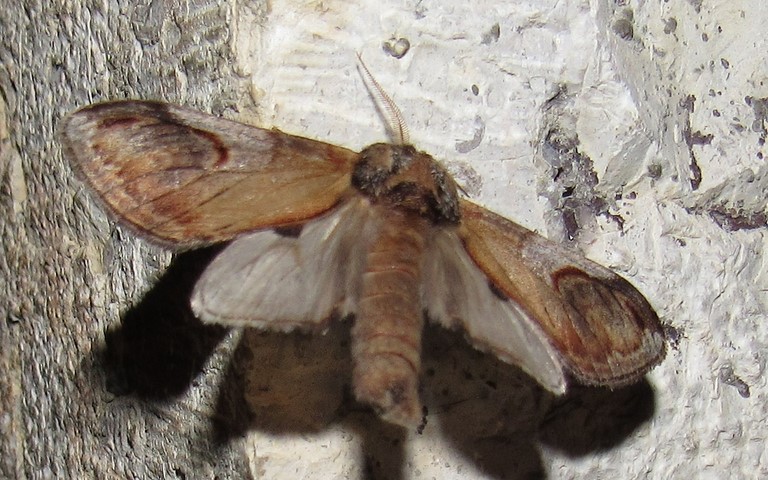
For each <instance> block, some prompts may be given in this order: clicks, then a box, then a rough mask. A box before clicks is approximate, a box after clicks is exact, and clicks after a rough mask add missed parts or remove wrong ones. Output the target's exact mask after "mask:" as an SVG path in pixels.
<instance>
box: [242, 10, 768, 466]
mask: <svg viewBox="0 0 768 480" xmlns="http://www.w3.org/2000/svg"><path fill="white" fill-rule="evenodd" d="M270 8H271V10H270V12H269V13H268V14H266V15H264V16H262V15H260V14H257V13H254V12H247V11H245V10H244V9H243V10H241V11H239V12H238V15H237V16H236V20H237V24H236V26H235V37H234V39H233V42H234V48H235V49H236V51H237V61H238V65H237V67H236V70H238V71H239V72H240V73H242V74H243V75H245V76H247V77H249V78H250V82H251V84H252V88H251V92H252V95H253V100H254V101H255V103H256V104H257V105H258V106H259V110H258V111H257V112H256V114H255V116H254V118H253V119H251V121H253V122H254V123H257V124H259V125H262V126H276V127H278V128H280V129H282V130H284V131H287V132H291V133H296V134H300V135H303V136H308V137H311V138H316V139H320V140H323V141H327V142H330V143H335V144H339V145H344V146H346V147H350V148H354V149H360V148H362V147H364V146H366V145H367V144H370V143H373V142H378V141H383V140H386V136H385V130H384V124H383V122H382V120H381V119H380V118H379V117H378V116H377V114H376V111H375V109H374V107H373V103H372V100H371V99H370V97H369V96H368V93H367V91H366V90H365V87H364V86H363V83H362V80H361V79H360V75H359V74H358V72H357V70H356V58H355V53H356V52H359V53H360V54H361V55H362V57H363V59H364V61H365V62H366V64H367V66H368V67H369V68H370V70H371V71H372V72H373V73H374V75H375V76H376V77H377V79H378V81H379V82H380V83H381V84H382V86H383V87H384V88H385V89H386V90H387V92H388V93H389V94H390V95H391V96H392V97H393V99H394V100H395V102H396V103H397V104H398V105H399V106H400V108H401V110H402V111H403V113H404V116H405V119H406V122H407V124H408V127H409V129H410V134H411V140H412V142H413V144H414V145H416V146H417V147H418V148H420V149H423V150H425V151H427V152H429V153H431V154H432V155H434V156H435V157H436V158H438V159H440V160H441V161H443V162H444V163H446V164H447V165H448V166H449V168H450V169H451V170H452V171H453V172H455V175H456V178H457V179H458V181H459V182H461V183H462V184H463V185H464V186H465V189H466V190H467V192H468V193H469V194H470V196H471V197H472V198H473V199H475V200H476V201H478V202H480V203H482V204H484V205H486V206H487V207H489V208H491V209H493V210H495V211H497V212H500V213H502V214H504V215H505V216H507V217H509V218H511V219H514V220H516V221H518V222H519V223H521V224H523V225H526V226H528V227H529V228H532V229H535V230H537V231H538V232H540V233H542V234H544V235H545V236H548V237H550V238H554V239H557V240H560V241H562V240H563V239H564V238H565V237H566V234H565V232H566V231H568V232H569V233H571V234H574V233H575V237H576V238H575V240H574V243H575V245H577V246H578V248H580V249H582V250H583V251H584V252H585V254H587V255H588V256H589V257H590V258H592V259H594V260H596V261H598V262H599V263H602V264H604V265H606V266H609V267H611V268H612V269H614V270H615V271H617V272H618V273H620V274H622V275H623V276H625V277H627V278H628V279H630V281H632V282H633V283H634V284H635V285H636V286H637V287H638V288H639V289H640V290H641V291H642V292H643V293H644V294H645V295H646V297H647V298H648V299H649V300H650V302H651V304H652V305H653V306H654V307H655V308H656V309H657V311H658V313H659V316H660V317H661V319H662V321H663V322H664V323H665V324H667V325H668V326H670V327H671V335H672V336H673V337H674V338H675V340H676V341H675V342H673V343H672V345H671V348H670V350H669V354H668V357H667V359H666V360H665V361H664V363H663V364H662V365H661V366H659V367H658V368H657V369H655V370H654V371H653V372H651V373H650V374H649V375H648V384H649V385H650V388H651V394H650V396H651V397H652V399H653V400H652V403H653V407H652V409H651V410H652V411H651V413H650V414H648V416H647V417H646V418H645V419H644V421H643V422H641V423H639V424H638V425H635V426H633V428H632V430H631V431H630V432H628V433H627V434H626V435H625V436H623V438H622V440H621V441H619V442H615V443H614V444H611V446H610V447H609V448H585V451H579V449H578V448H575V449H569V448H560V447H559V446H558V443H557V441H548V442H547V441H545V442H538V441H536V440H535V439H530V438H526V439H525V441H526V442H530V445H533V447H532V448H530V449H525V448H522V449H521V448H518V447H519V442H520V441H519V439H514V429H511V430H510V429H507V430H504V429H498V428H497V425H499V424H501V423H504V421H505V420H504V419H500V418H498V415H499V409H498V408H497V406H494V405H492V402H493V401H494V398H495V397H493V396H491V397H490V398H486V399H477V398H473V399H472V402H474V403H475V404H476V405H477V407H476V409H473V410H471V414H469V413H468V414H466V415H465V416H464V417H463V418H464V419H465V422H466V424H467V425H472V427H467V428H468V430H471V431H472V435H471V436H472V438H473V439H474V440H473V441H477V442H480V443H482V442H486V443H487V442H490V443H493V442H497V443H496V444H495V446H494V447H492V448H490V447H489V448H485V449H474V448H473V447H466V445H464V447H466V448H456V443H457V442H455V441H450V440H447V439H446V436H445V435H444V432H443V429H441V415H440V411H441V409H444V410H445V409H447V407H445V406H444V405H441V404H440V400H439V398H437V396H436V395H432V396H430V395H429V394H427V395H426V396H427V402H428V407H430V409H431V410H430V411H431V412H433V413H432V414H431V416H430V417H429V422H428V424H427V427H426V429H425V430H424V432H423V433H422V434H416V433H411V434H409V435H408V437H407V438H405V439H404V440H403V441H404V443H405V446H404V447H402V448H403V451H404V453H403V462H402V468H401V474H402V475H403V476H404V478H443V479H448V478H455V479H459V478H462V479H463V478H486V477H487V478H495V477H506V478H517V475H520V476H523V475H524V474H525V473H526V472H528V473H530V472H534V473H535V472H538V473H544V474H545V475H546V476H547V477H548V478H685V477H689V478H759V477H761V476H766V475H768V460H767V459H766V454H765V453H764V450H765V432H766V430H765V428H766V427H765V425H766V417H767V416H768V407H766V402H765V398H766V381H765V376H764V369H765V362H766V342H767V341H768V326H767V325H768V322H766V309H767V308H768V302H767V300H768V297H766V290H768V281H767V280H766V274H765V263H766V261H765V253H764V247H765V234H766V228H765V207H766V187H768V169H766V166H765V164H764V163H765V159H764V153H765V147H764V140H765V136H766V116H765V115H766V113H765V102H766V100H765V98H766V97H768V85H766V81H767V80H768V76H767V73H766V72H767V71H768V70H767V69H766V62H765V60H766V51H767V50H768V49H767V48H766V40H765V35H764V26H765V23H766V20H768V18H767V14H766V13H764V8H763V6H762V5H761V4H760V2H759V1H757V0H752V1H748V0H743V1H731V2H725V1H704V2H690V1H670V2H660V1H653V2H632V1H629V2H618V1H616V2H613V1H607V0H593V1H570V0H565V1H515V2H496V1H476V2H453V1H441V2H429V1H424V2H390V1H386V0H376V1H362V2H354V5H352V4H351V2H342V1H333V0H330V1H324V2H293V1H275V2H272V3H271V6H270ZM390 38H406V39H407V40H408V41H409V43H410V50H409V51H408V52H407V53H406V54H405V56H403V57H402V58H400V59H397V58H394V57H393V56H391V55H389V54H387V53H386V52H385V51H384V50H383V49H382V43H383V42H386V41H387V40H389V39H390ZM748 97H749V99H748ZM551 131H556V132H558V133H561V134H564V135H566V136H567V137H568V138H569V139H571V140H573V139H577V141H576V143H575V145H572V146H574V147H575V149H577V150H578V153H579V154H580V158H581V159H582V160H584V159H586V164H584V165H581V166H579V167H578V168H574V169H573V171H570V170H568V171H567V172H566V173H567V174H568V175H571V176H570V177H569V178H566V179H565V184H563V179H562V177H561V176H557V175H556V173H557V172H555V169H556V168H557V167H559V166H560V167H561V166H562V164H561V163H558V162H563V161H565V160H563V159H562V158H558V156H557V155H556V154H553V153H552V151H551V149H548V147H547V145H546V141H545V140H546V138H545V137H546V134H547V132H551ZM566 160H567V159H566ZM566 170H567V169H566ZM594 175H596V179H597V180H598V181H597V182H596V183H595V182H594V180H595V176H594ZM555 177H558V178H557V179H555ZM568 182H571V183H570V184H569V183H568ZM563 185H566V186H568V185H571V186H573V185H577V187H576V188H575V189H574V190H573V192H574V193H573V195H574V196H575V197H576V198H573V199H571V200H569V201H561V200H558V199H562V198H563V188H564V187H563ZM566 196H567V195H566ZM595 199H598V200H599V201H595ZM569 202H570V203H569ZM563 210H566V211H568V212H570V215H571V217H572V219H574V220H575V224H572V225H570V226H566V225H565V224H564V221H563V219H564V218H565V215H564V214H563ZM574 225H575V227H576V228H575V229H574ZM427 353H428V352H427ZM434 368H435V369H437V370H440V369H441V368H444V369H445V370H446V371H450V372H451V374H453V375H460V373H459V372H461V368H460V367H457V366H456V365H455V364H451V363H450V362H447V363H446V364H445V366H444V367H441V362H440V359H439V358H438V359H435V360H434ZM499 368H503V367H499ZM511 395H514V394H513V393H512V394H511ZM519 398H522V397H519ZM519 398H518V400H519ZM536 398H537V400H536V401H537V402H539V403H538V404H537V406H536V407H534V408H533V409H534V410H537V411H539V414H540V415H539V417H536V418H539V420H538V422H539V423H544V422H545V421H546V419H547V418H549V415H551V413H546V412H548V411H549V412H551V410H548V409H554V410H556V409H557V408H556V407H553V405H558V404H557V402H558V400H557V399H548V400H542V399H541V398H540V397H536ZM430 401H431V402H433V403H432V404H431V405H429V403H430ZM547 402H549V403H547ZM514 405H515V406H514V407H513V409H519V411H525V410H526V409H528V408H531V407H528V406H524V405H518V404H514ZM565 405H566V406H567V407H568V408H571V407H572V405H571V406H568V403H567V402H566V404H565ZM561 406H562V405H561ZM632 408H634V407H632ZM519 411H518V413H519ZM541 411H544V412H545V413H544V414H543V415H542V414H541ZM610 414H611V410H610V409H608V411H607V413H606V412H605V411H603V410H601V409H600V408H593V409H589V408H587V409H584V410H579V409H578V408H575V407H574V413H573V415H583V416H585V418H584V420H583V421H584V423H585V424H586V425H589V424H590V422H593V423H594V422H596V423H597V424H600V423H601V422H603V421H605V419H604V418H601V417H602V416H605V415H610ZM542 417H543V420H542ZM517 422H520V420H519V419H518V420H517ZM477 425H480V426H477ZM572 425H580V423H579V422H573V424H572ZM542 428H546V427H542ZM563 428H571V427H563ZM574 428H578V427H574ZM585 428H589V427H585ZM501 430H503V431H504V437H503V438H504V439H505V440H503V441H501V440H499V438H500V434H499V431H501ZM538 430H539V428H538V427H537V428H532V429H531V430H530V431H525V432H521V433H520V434H521V435H530V432H537V431H538ZM550 435H551V434H550ZM361 436H362V435H360V434H359V430H358V429H352V428H349V425H348V424H344V423H341V424H336V425H333V424H332V425H329V426H328V427H326V428H322V429H319V431H317V432H313V433H304V434H295V433H294V434H284V433H280V434H275V433H269V432H264V431H259V429H258V428H256V429H254V430H252V431H250V432H249V433H248V435H247V437H246V439H245V442H246V445H248V446H249V447H248V448H249V449H250V452H251V453H250V454H249V455H250V456H251V462H252V465H253V468H254V471H256V472H259V473H260V474H263V475H265V477H267V478H270V477H271V478H278V477H283V478H287V477H288V476H290V475H296V476H297V477H293V478H298V477H302V478H341V477H359V476H361V475H362V474H363V473H362V472H364V471H368V470H373V471H375V470H376V468H377V467H376V465H379V463H377V458H376V454H374V453H370V452H365V451H364V450H365V448H366V445H364V444H363V441H362V440H361ZM544 436H546V434H545V435H544ZM454 440H455V439H454ZM530 445H529V447H530ZM248 448H247V449H246V450H248ZM468 451H469V452H473V453H470V454H468V453H467V452H468ZM490 451H495V452H496V453H495V454H494V455H491V456H492V457H493V460H492V461H491V463H493V465H489V460H488V458H472V455H473V454H477V456H478V457H482V455H481V454H478V453H477V452H483V453H485V454H488V452H490ZM574 452H578V453H574ZM505 455H506V458H504V457H505ZM516 455H518V456H522V455H528V456H531V455H532V456H538V458H537V459H535V460H533V461H531V460H530V458H528V459H515V458H514V457H515V456H516ZM363 458H365V459H366V461H367V463H366V462H364V461H363V460H362V459H363ZM519 464H523V465H524V466H520V467H519V468H518V466H519ZM371 465H373V466H371ZM531 465H533V466H531ZM379 466H380V465H379ZM395 469H396V470H397V468H395Z"/></svg>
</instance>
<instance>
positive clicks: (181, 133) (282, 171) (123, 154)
mask: <svg viewBox="0 0 768 480" xmlns="http://www.w3.org/2000/svg"><path fill="white" fill-rule="evenodd" d="M61 135H62V139H63V144H64V147H65V153H66V154H67V156H68V157H69V158H70V160H71V161H72V164H73V167H74V169H75V171H77V172H78V174H79V176H80V177H81V178H82V179H83V180H84V181H85V182H87V183H88V184H89V185H90V186H91V187H92V189H93V190H94V191H95V192H97V194H98V195H99V197H100V200H101V201H102V202H103V203H104V204H105V205H106V206H107V208H108V210H110V211H111V213H113V214H114V215H116V216H117V217H119V218H120V219H122V220H125V221H126V222H127V223H128V224H129V225H131V226H132V227H133V228H134V229H136V230H137V231H138V232H139V233H141V234H144V235H145V236H148V237H149V238H150V239H152V240H154V241H156V242H159V243H161V244H165V245H169V246H181V247H194V246H198V245H201V244H206V243H214V242H219V241H223V240H228V239H230V238H232V237H234V236H236V235H238V234H240V233H242V232H247V231H252V230H256V229H259V228H264V227H272V226H281V225H290V224H293V223H297V222H302V221H305V220H307V219H309V218H313V217H316V216H318V215H320V214H322V213H324V212H326V211H327V210H329V209H331V208H332V207H334V206H335V205H337V204H338V202H340V201H341V199H342V198H343V197H344V196H345V195H347V194H348V193H349V192H350V171H351V169H352V165H353V163H354V161H355V160H356V158H357V154H356V153H355V152H353V151H350V150H347V149H345V148H342V147H337V146H333V145H329V144H326V143H322V142H318V141H314V140H310V139H306V138H302V137H297V136H293V135H288V134H286V133H283V132H280V131H278V130H265V129H261V128H256V127H252V126H248V125H243V124H240V123H237V122H232V121H229V120H225V119H221V118H217V117H213V116H210V115H206V114H203V113H199V112H196V111H194V110H190V109H186V108H182V107H176V106H172V105H168V104H164V103H158V102H143V101H121V102H109V103H101V104H95V105H91V106H88V107H86V108H84V109H82V110H79V111H77V112H75V113H73V114H72V115H70V116H68V117H66V118H65V119H64V120H63V121H62V125H61Z"/></svg>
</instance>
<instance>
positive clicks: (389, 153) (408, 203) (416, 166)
mask: <svg viewBox="0 0 768 480" xmlns="http://www.w3.org/2000/svg"><path fill="white" fill-rule="evenodd" d="M352 185H353V186H354V187H355V188H357V189H358V190H359V191H360V192H362V193H363V194H364V195H366V196H367V197H369V198H370V199H371V201H372V202H373V203H383V204H385V205H388V206H390V207H392V208H396V209H400V210H405V211H409V212H413V213H416V214H418V215H421V216H423V217H425V218H427V219H429V220H430V221H432V222H433V223H435V224H446V223H448V224H456V223H458V222H459V219H460V215H459V197H458V193H457V188H456V183H455V182H454V181H453V179H452V178H451V176H450V175H449V174H448V172H447V171H445V169H444V168H443V167H442V166H441V165H440V164H439V163H437V162H436V161H435V160H434V159H433V158H432V157H431V156H429V155H427V154H426V153H424V152H419V151H418V150H416V149H415V148H413V147H412V146H410V145H391V144H387V143H376V144H373V145H371V146H369V147H367V148H365V149H364V150H363V151H362V152H360V155H359V157H358V160H357V163H356V164H355V169H354V172H353V173H352Z"/></svg>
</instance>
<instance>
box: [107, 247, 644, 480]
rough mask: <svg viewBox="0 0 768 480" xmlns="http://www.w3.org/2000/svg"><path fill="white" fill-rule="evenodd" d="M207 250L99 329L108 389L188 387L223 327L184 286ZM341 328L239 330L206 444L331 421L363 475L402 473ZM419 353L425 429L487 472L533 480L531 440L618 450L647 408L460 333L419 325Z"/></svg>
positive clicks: (392, 438) (169, 392)
mask: <svg viewBox="0 0 768 480" xmlns="http://www.w3.org/2000/svg"><path fill="white" fill-rule="evenodd" d="M218 251H219V249H218V248H215V249H205V250H198V251H193V252H188V253H184V254H180V255H178V256H177V257H176V258H175V259H174V261H173V262H172V264H171V266H170V267H169V268H168V269H167V271H166V272H165V273H164V275H163V276H162V277H161V278H160V280H159V281H158V282H157V284H156V285H155V286H154V287H153V288H152V290H150V291H149V292H148V293H147V294H146V296H145V297H144V298H143V299H142V301H141V302H140V303H139V304H138V305H136V306H135V307H134V308H132V309H131V310H129V311H128V312H127V313H126V314H125V315H124V318H123V322H122V325H121V327H120V328H118V329H116V330H114V331H112V332H110V333H109V334H108V336H107V344H106V349H105V350H104V351H103V352H102V355H101V359H102V361H103V364H104V368H105V370H106V376H107V379H108V380H107V386H106V388H107V389H108V390H109V391H110V392H111V393H113V394H115V395H121V396H124V395H130V396H133V397H135V398H137V399H140V400H142V401H145V402H158V401H162V402H167V401H169V400H173V399H174V398H176V397H178V396H180V395H182V394H184V393H185V392H186V391H187V390H188V389H189V388H190V387H191V386H193V382H194V381H195V378H196V377H197V376H198V375H200V374H201V372H202V369H203V366H204V365H205V363H206V361H207V360H208V358H209V357H210V355H211V353H212V352H213V350H214V349H215V348H216V346H217V344H218V343H219V342H220V341H221V340H222V339H223V338H224V336H225V335H226V333H227V331H228V330H227V329H226V328H223V327H219V326H211V325H205V324H203V323H201V322H200V321H199V320H197V319H196V318H195V317H194V315H193V314H192V312H191V310H190V307H189V297H190V294H191V291H192V288H193V286H194V283H195V281H196V280H197V278H198V277H199V276H200V274H201V273H202V271H203V270H204V268H205V267H206V265H207V264H208V262H210V260H211V259H212V257H213V255H215V253H217V252H218ZM349 326H350V322H348V321H335V322H332V323H331V325H330V328H329V329H328V331H327V332H325V334H323V335H311V334H306V333H293V334H289V335H285V334H279V333H269V332H259V331H256V330H247V329H246V330H245V331H244V332H243V335H242V337H241V340H240V342H239V343H238V345H237V347H236V350H235V353H234V356H233V361H232V362H230V363H229V366H228V368H227V369H226V373H225V377H224V379H223V381H222V382H221V390H220V392H219V396H218V403H217V407H216V412H215V414H214V416H213V418H212V419H211V425H212V432H213V437H214V438H212V439H209V440H210V441H214V442H215V443H218V444H226V443H228V442H230V441H232V439H235V438H238V437H241V436H242V435H243V434H245V433H247V432H248V431H249V430H262V431H270V432H276V433H297V434H300V433H304V432H316V431H320V430H323V429H325V428H327V427H328V426H329V425H330V424H332V423H334V422H342V423H344V424H346V425H347V426H348V427H349V428H350V429H351V430H352V431H354V432H356V433H357V435H359V436H360V438H362V444H363V447H362V452H361V455H362V457H363V461H364V464H365V469H366V475H367V476H368V477H369V478H390V479H397V478H402V477H410V476H411V475H404V474H403V469H405V468H407V467H406V465H405V460H404V455H405V454H404V451H405V450H404V443H405V441H406V432H405V431H404V430H402V429H400V428H398V427H395V426H392V425H389V424H387V423H385V422H382V421H381V420H379V419H378V418H377V417H376V416H375V414H374V413H373V412H372V411H370V409H368V408H367V407H366V406H364V405H360V404H358V403H356V402H355V401H354V399H353V398H352V395H351V393H350V391H351V389H350V384H349V382H350V378H351V359H350V356H349ZM423 348H424V354H423V365H422V399H423V401H424V403H425V405H426V406H427V408H428V414H427V416H426V419H427V427H426V428H427V432H426V434H427V435H434V434H435V432H430V431H429V430H432V429H434V428H435V427H436V428H437V429H438V432H439V433H437V434H438V435H442V436H443V437H444V438H445V439H446V440H447V441H448V442H450V443H451V444H452V446H453V447H454V448H455V449H456V450H457V451H459V452H461V453H462V454H463V455H464V456H465V457H466V462H467V463H471V464H473V465H475V466H476V467H477V468H479V469H480V470H481V471H483V472H484V473H485V474H486V475H488V476H489V477H491V478H513V479H516V478H526V479H529V478H542V477H543V476H544V473H543V472H544V471H545V468H544V467H543V466H542V459H541V455H540V454H539V444H540V442H541V443H543V444H546V445H547V446H549V447H550V448H554V449H557V450H560V451H561V452H564V453H565V454H566V455H569V456H573V457H578V456H585V455H589V454H590V453H591V452H595V451H599V450H605V449H607V448H611V447H615V446H617V445H620V444H621V443H622V441H623V440H624V439H626V438H627V437H629V436H630V435H631V434H632V432H633V431H634V430H635V429H637V428H638V427H639V426H640V425H642V424H643V423H644V422H646V421H648V420H649V419H650V418H651V417H652V415H653V412H654V393H653V389H652V388H651V386H650V385H649V384H648V382H647V381H645V380H644V381H642V382H641V383H639V384H636V385H634V386H630V387H626V388H622V389H619V390H614V391H610V390H608V389H604V388H587V387H580V386H578V385H573V384H572V386H571V388H570V390H569V393H568V394H567V395H565V396H563V397H554V396H552V395H551V394H549V393H547V392H546V391H544V390H543V389H541V387H539V386H538V384H536V383H535V382H534V381H533V380H531V379H530V378H529V377H528V376H526V375H525V374H524V373H522V372H521V371H520V370H519V369H517V368H516V367H513V366H510V365H507V364H504V363H502V362H500V361H498V360H497V359H495V358H494V357H493V356H492V355H487V354H484V353H481V352H478V351H477V350H475V349H473V348H472V347H470V346H469V345H468V344H467V343H466V341H464V339H463V337H462V335H461V334H458V333H455V332H449V331H446V330H444V329H442V328H439V327H435V326H428V327H427V328H426V331H425V334H424V346H423ZM99 388H100V387H99Z"/></svg>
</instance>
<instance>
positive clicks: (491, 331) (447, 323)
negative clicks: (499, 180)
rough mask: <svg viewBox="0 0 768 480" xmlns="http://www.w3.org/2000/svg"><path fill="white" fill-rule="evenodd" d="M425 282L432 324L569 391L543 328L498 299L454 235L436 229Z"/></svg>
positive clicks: (551, 385)
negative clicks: (453, 330) (464, 335)
mask: <svg viewBox="0 0 768 480" xmlns="http://www.w3.org/2000/svg"><path fill="white" fill-rule="evenodd" d="M424 280H425V281H424V283H423V292H422V295H423V305H424V308H425V309H426V311H427V315H428V317H429V318H430V319H431V320H433V321H435V322H437V323H439V324H441V325H442V326H444V327H446V328H449V329H458V330H462V331H464V333H465V334H466V335H467V337H468V338H469V340H470V342H471V343H472V344H473V346H475V347H476V348H478V349H479V350H482V351H489V352H491V353H493V354H494V355H495V356H496V357H497V358H499V359H500V360H502V361H505V362H507V363H511V364H514V365H518V366H519V367H520V368H521V369H522V370H523V371H524V372H526V373H527V374H529V375H530V376H531V377H533V378H534V379H535V380H536V381H538V382H539V383H540V384H541V385H542V386H544V387H546V388H547V389H548V390H550V391H552V392H556V393H563V392H564V391H565V375H564V373H563V370H562V367H561V365H560V360H559V357H558V355H557V352H555V350H554V348H553V347H552V345H551V344H550V343H549V342H548V340H547V338H546V336H545V334H544V332H543V331H542V329H541V327H540V326H539V325H538V324H537V323H536V322H534V321H533V320H531V318H530V316H529V315H528V313H526V312H525V311H524V310H523V309H522V308H521V307H520V306H519V305H518V304H516V303H514V302H512V301H510V300H508V299H507V298H504V297H503V296H500V295H499V292H497V291H496V289H495V287H494V286H493V284H492V283H491V280H490V279H489V278H488V276H487V275H486V273H484V272H483V271H482V270H481V269H480V268H479V267H478V266H477V265H476V264H475V262H474V261H473V259H472V258H471V257H470V256H469V254H468V253H467V251H466V250H465V248H464V245H463V244H462V241H461V239H460V238H459V237H458V236H457V234H456V232H455V231H452V230H449V229H445V228H441V229H435V230H434V233H433V236H432V237H431V242H430V248H429V249H428V250H427V251H426V257H425V262H424Z"/></svg>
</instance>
